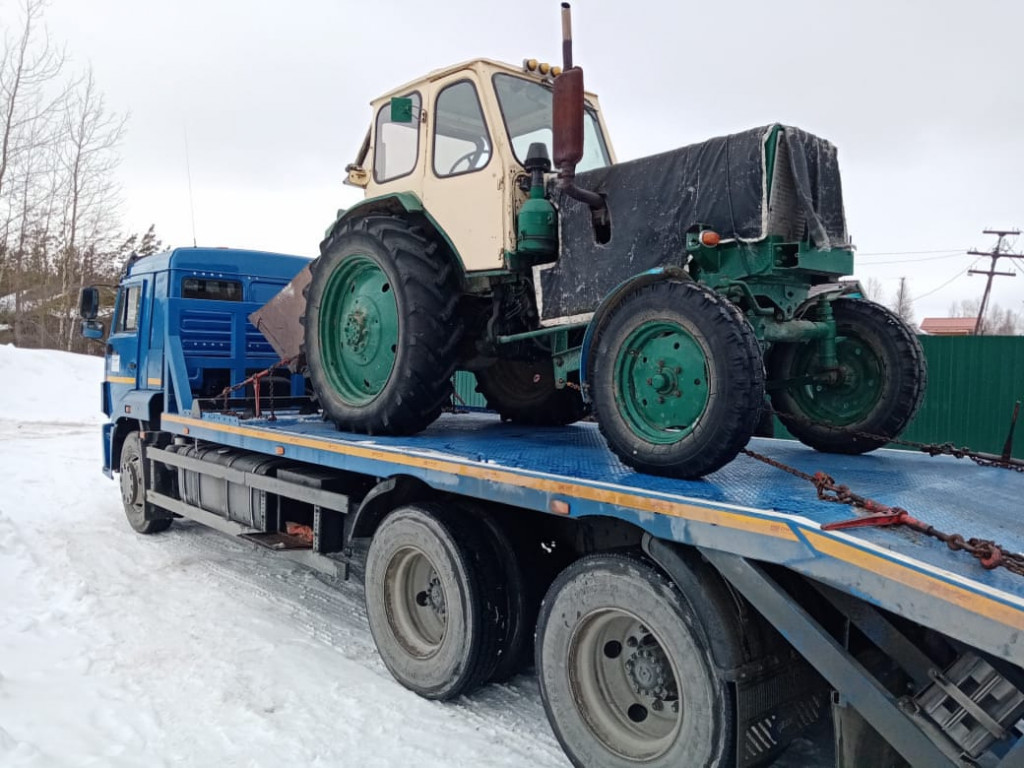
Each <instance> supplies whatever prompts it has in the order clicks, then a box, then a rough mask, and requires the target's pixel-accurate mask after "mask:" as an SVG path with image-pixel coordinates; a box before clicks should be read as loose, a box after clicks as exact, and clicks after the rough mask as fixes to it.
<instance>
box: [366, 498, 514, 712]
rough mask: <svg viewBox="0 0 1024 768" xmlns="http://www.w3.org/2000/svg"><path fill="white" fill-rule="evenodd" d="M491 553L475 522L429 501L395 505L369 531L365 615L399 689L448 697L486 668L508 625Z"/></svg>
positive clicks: (475, 681) (471, 684)
mask: <svg viewBox="0 0 1024 768" xmlns="http://www.w3.org/2000/svg"><path fill="white" fill-rule="evenodd" d="M495 558H496V553H495V552H494V548H493V546H489V540H488V538H487V535H486V531H485V530H484V529H483V526H482V524H481V523H480V522H479V521H477V520H475V519H472V518H470V517H468V516H466V515H459V514H457V513H454V514H453V513H451V511H450V510H446V509H444V508H442V507H440V506H438V505H434V504H421V505H410V506H406V507H400V508H399V509H396V510H395V511H393V512H391V513H390V514H388V516H387V517H385V518H384V520H383V521H382V522H381V524H380V526H379V527H378V528H377V530H376V531H375V532H374V534H373V539H372V540H371V542H370V548H369V551H368V552H367V556H366V581H365V584H366V616H367V619H368V621H369V624H370V632H371V633H372V634H373V640H374V643H375V644H376V646H377V650H378V651H379V652H380V655H381V658H382V659H383V661H384V664H385V666H387V668H388V670H389V671H390V672H391V674H392V675H393V676H394V677H395V679H396V680H398V682H400V683H401V684H402V685H404V686H405V687H406V688H408V689H410V690H412V691H414V692H416V693H418V694H419V695H421V696H424V697H425V698H428V699H450V698H453V697H455V696H458V695H459V694H462V693H466V692H468V691H469V690H471V689H473V688H475V687H476V686H477V685H480V684H481V683H483V682H484V681H485V680H487V679H488V678H489V677H490V676H491V674H492V673H493V672H494V670H495V668H496V665H497V663H498V660H499V658H500V656H501V651H502V647H501V646H502V643H503V641H505V640H506V639H507V634H506V633H507V630H508V627H509V624H508V615H507V611H508V608H507V605H508V604H507V601H505V600H503V599H501V596H502V592H501V586H500V584H499V579H500V576H499V575H498V572H497V569H496V568H495V566H494V562H495Z"/></svg>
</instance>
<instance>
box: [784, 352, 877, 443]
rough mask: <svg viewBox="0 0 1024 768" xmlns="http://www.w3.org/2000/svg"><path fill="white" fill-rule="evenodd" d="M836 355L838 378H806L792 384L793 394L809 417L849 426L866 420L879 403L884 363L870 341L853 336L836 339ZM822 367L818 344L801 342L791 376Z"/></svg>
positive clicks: (803, 412) (799, 406)
mask: <svg viewBox="0 0 1024 768" xmlns="http://www.w3.org/2000/svg"><path fill="white" fill-rule="evenodd" d="M836 358H837V360H838V362H839V374H838V376H837V377H836V380H835V381H833V382H828V381H824V380H822V381H810V382H805V383H802V384H800V385H799V386H796V387H792V388H791V389H790V394H791V395H792V397H793V400H794V401H795V402H796V404H797V407H798V408H799V409H800V411H801V413H802V414H803V415H804V416H806V417H807V418H808V419H811V420H812V421H816V422H823V423H826V424H831V425H835V426H847V425H849V424H854V423H856V422H858V421H861V420H863V419H864V418H865V417H867V415H868V414H869V413H871V411H872V409H873V408H874V407H875V406H876V405H877V404H878V401H879V399H880V398H881V396H882V382H883V381H884V380H885V378H884V372H885V366H884V363H883V362H882V359H881V358H880V357H879V356H878V354H877V353H876V352H875V350H874V349H872V348H871V346H870V345H868V344H867V343H866V342H865V341H864V340H863V339H859V338H857V337H854V336H840V337H838V338H837V339H836ZM820 371H821V367H820V365H819V363H818V347H817V345H816V344H803V345H801V348H800V349H799V351H797V352H796V354H795V356H794V365H793V371H792V372H791V373H790V374H789V376H790V377H792V378H799V377H812V376H815V375H816V374H819V373H820Z"/></svg>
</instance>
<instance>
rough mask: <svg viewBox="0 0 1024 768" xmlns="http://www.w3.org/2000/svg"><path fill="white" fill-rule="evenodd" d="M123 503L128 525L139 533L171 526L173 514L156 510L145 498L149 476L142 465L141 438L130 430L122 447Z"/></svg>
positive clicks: (161, 529) (154, 531) (155, 531)
mask: <svg viewBox="0 0 1024 768" xmlns="http://www.w3.org/2000/svg"><path fill="white" fill-rule="evenodd" d="M120 472H121V476H120V480H121V502H122V503H123V504H124V514H125V517H127V518H128V524H129V525H130V526H131V527H132V529H133V530H135V531H136V532H138V533H144V534H150V533H160V532H161V531H166V530H167V529H168V528H170V527H171V519H172V518H171V516H170V514H167V513H164V512H162V511H159V510H157V509H156V508H155V507H154V506H153V505H152V504H150V503H149V502H148V501H146V475H145V471H144V468H143V465H142V441H141V440H139V433H138V432H129V433H128V434H127V435H126V436H125V438H124V444H123V445H122V446H121V465H120Z"/></svg>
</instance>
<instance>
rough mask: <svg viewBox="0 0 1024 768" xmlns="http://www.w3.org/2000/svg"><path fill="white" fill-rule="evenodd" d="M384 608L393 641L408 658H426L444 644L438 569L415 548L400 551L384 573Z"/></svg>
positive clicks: (444, 613) (445, 620)
mask: <svg viewBox="0 0 1024 768" xmlns="http://www.w3.org/2000/svg"><path fill="white" fill-rule="evenodd" d="M384 606H385V611H386V612H387V618H388V624H390V626H391V631H392V632H393V633H394V635H395V639H396V640H398V642H399V644H400V645H401V646H402V647H403V648H404V649H405V650H406V652H408V653H409V654H410V655H412V656H415V657H416V658H421V659H423V658H428V657H430V656H433V655H434V654H435V653H437V650H438V649H439V648H440V647H441V644H442V643H443V642H444V636H445V630H446V628H447V626H448V611H447V596H446V595H445V591H444V587H443V586H442V585H441V580H440V578H439V577H438V575H437V569H436V568H434V565H433V564H432V563H431V562H430V560H429V558H427V556H426V555H425V554H423V552H422V551H420V550H419V549H416V548H415V547H406V548H404V549H400V550H399V551H398V552H396V553H395V554H394V556H393V557H392V558H391V561H390V562H389V563H388V566H387V569H386V570H385V573H384Z"/></svg>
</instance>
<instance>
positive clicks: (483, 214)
mask: <svg viewBox="0 0 1024 768" xmlns="http://www.w3.org/2000/svg"><path fill="white" fill-rule="evenodd" d="M436 94H437V95H436V97H435V99H434V114H433V115H432V116H430V121H429V126H428V129H429V136H428V138H427V157H426V159H427V162H426V163H425V166H426V167H425V169H424V179H423V203H424V205H425V206H426V209H427V211H428V212H429V213H430V214H431V216H433V217H434V218H435V219H436V220H437V222H438V223H439V224H440V225H441V227H442V229H444V230H445V231H446V232H447V233H448V235H449V236H450V237H451V239H452V242H453V244H454V245H455V248H456V249H457V250H458V252H459V255H460V256H461V257H462V261H463V264H465V266H466V269H467V270H469V271H473V270H482V269H498V268H501V267H502V266H503V265H504V248H505V221H504V215H505V200H506V193H505V190H504V188H503V187H504V181H503V176H504V167H503V162H502V155H501V153H499V152H495V151H494V136H496V135H497V136H501V134H500V133H498V131H500V130H501V126H500V125H499V126H489V125H488V122H487V120H486V119H485V117H484V110H483V107H482V102H481V93H480V87H479V84H478V82H477V78H476V77H475V75H474V74H473V73H466V72H460V73H459V74H458V75H455V76H453V77H452V78H451V79H449V80H445V81H442V82H441V83H440V84H439V85H438V86H437V90H436Z"/></svg>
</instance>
